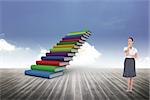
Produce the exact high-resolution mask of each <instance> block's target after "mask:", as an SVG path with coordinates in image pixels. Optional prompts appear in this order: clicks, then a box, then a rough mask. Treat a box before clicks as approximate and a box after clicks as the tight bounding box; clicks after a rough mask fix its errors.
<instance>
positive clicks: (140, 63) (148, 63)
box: [136, 57, 150, 68]
mask: <svg viewBox="0 0 150 100" xmlns="http://www.w3.org/2000/svg"><path fill="white" fill-rule="evenodd" d="M136 64H137V68H150V57H143V58H140V59H139V60H137V62H136Z"/></svg>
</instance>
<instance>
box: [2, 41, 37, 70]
mask: <svg viewBox="0 0 150 100" xmlns="http://www.w3.org/2000/svg"><path fill="white" fill-rule="evenodd" d="M37 55H38V53H37V51H35V50H31V49H30V48H28V47H27V48H23V47H16V46H15V45H13V44H11V43H9V42H7V41H6V40H5V39H0V68H29V66H30V65H31V64H34V63H35V60H36V59H37Z"/></svg>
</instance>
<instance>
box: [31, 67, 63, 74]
mask: <svg viewBox="0 0 150 100" xmlns="http://www.w3.org/2000/svg"><path fill="white" fill-rule="evenodd" d="M31 69H32V70H41V71H48V72H58V71H63V70H65V67H59V66H50V65H31Z"/></svg>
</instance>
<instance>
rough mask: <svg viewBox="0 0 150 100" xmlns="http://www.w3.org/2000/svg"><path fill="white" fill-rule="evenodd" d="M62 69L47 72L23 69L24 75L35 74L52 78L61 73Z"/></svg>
mask: <svg viewBox="0 0 150 100" xmlns="http://www.w3.org/2000/svg"><path fill="white" fill-rule="evenodd" d="M63 73H64V72H63V71H59V72H55V73H54V72H47V71H39V70H25V75H30V76H37V77H43V78H54V77H58V76H62V75H63Z"/></svg>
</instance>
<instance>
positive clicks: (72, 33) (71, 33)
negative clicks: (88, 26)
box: [67, 31, 91, 35]
mask: <svg viewBox="0 0 150 100" xmlns="http://www.w3.org/2000/svg"><path fill="white" fill-rule="evenodd" d="M74 34H76V35H77V34H91V33H90V32H82V31H80V32H70V33H68V34H67V35H74Z"/></svg>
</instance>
